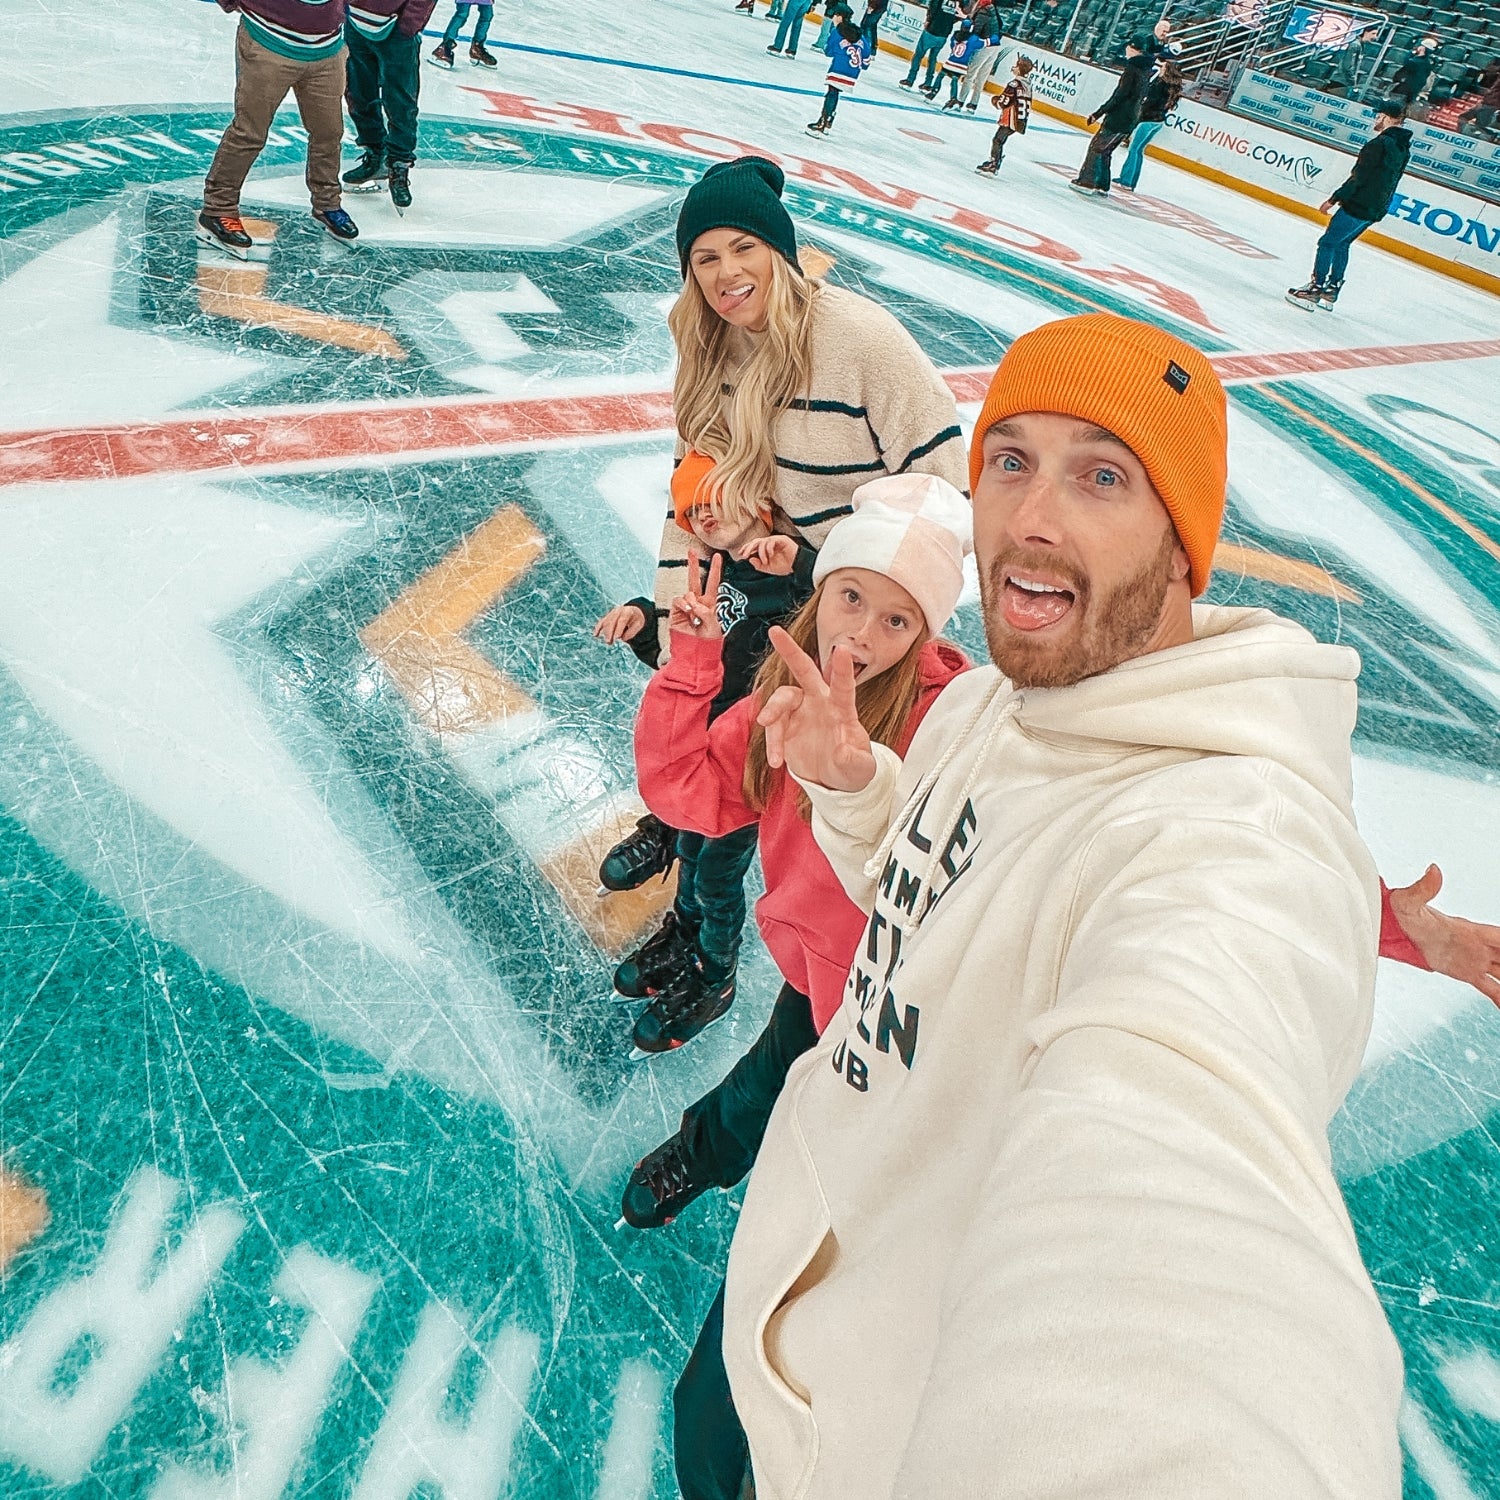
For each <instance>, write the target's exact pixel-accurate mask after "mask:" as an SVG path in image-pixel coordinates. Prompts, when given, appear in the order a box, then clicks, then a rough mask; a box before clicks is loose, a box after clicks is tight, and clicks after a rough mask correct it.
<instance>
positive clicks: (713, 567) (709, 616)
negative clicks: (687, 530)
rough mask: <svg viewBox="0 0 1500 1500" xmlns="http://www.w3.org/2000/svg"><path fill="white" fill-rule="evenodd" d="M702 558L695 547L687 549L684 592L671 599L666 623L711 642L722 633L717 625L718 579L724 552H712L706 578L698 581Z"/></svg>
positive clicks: (722, 569) (720, 573) (686, 633)
mask: <svg viewBox="0 0 1500 1500" xmlns="http://www.w3.org/2000/svg"><path fill="white" fill-rule="evenodd" d="M702 566H703V559H702V557H700V556H699V554H698V552H697V550H696V549H694V548H689V549H688V565H687V592H686V593H685V594H679V595H678V596H677V597H676V598H675V599H674V600H673V601H672V613H671V615H670V617H669V618H668V622H667V623H668V625H669V626H670V627H671V628H672V629H673V630H678V631H681V632H682V633H683V634H684V635H695V636H697V637H698V639H699V640H703V641H711V640H715V639H717V638H718V637H719V636H721V635H723V634H724V632H723V630H721V629H720V628H719V579H720V577H721V575H722V574H723V572H724V555H723V553H721V552H715V553H714V555H713V561H712V562H710V563H709V565H708V579H707V581H706V582H702V583H700V581H699V580H700V579H701V577H702V575H701V574H700V573H699V571H698V570H699V569H700V568H701V567H702Z"/></svg>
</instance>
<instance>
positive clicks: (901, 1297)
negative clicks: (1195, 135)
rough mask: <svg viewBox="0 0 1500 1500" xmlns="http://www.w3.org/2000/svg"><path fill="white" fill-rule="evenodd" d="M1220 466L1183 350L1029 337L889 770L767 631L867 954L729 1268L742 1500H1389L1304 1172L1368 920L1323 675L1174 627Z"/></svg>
mask: <svg viewBox="0 0 1500 1500" xmlns="http://www.w3.org/2000/svg"><path fill="white" fill-rule="evenodd" d="M1226 462H1227V431H1226V421H1225V398H1224V392H1223V389H1222V387H1221V386H1220V384H1219V382H1218V379H1217V378H1216V376H1215V374H1214V372H1213V369H1212V367H1211V366H1210V365H1209V363H1208V361H1207V360H1206V359H1205V358H1204V357H1203V356H1202V355H1201V354H1200V353H1199V352H1198V351H1197V350H1196V349H1193V348H1192V347H1190V346H1189V345H1187V344H1185V343H1183V342H1181V341H1180V340H1178V339H1176V338H1173V337H1171V336H1170V335H1168V334H1166V333H1164V332H1162V331H1161V330H1159V329H1156V328H1153V327H1150V326H1148V325H1146V324H1143V323H1137V322H1133V321H1131V320H1128V319H1124V318H1118V317H1114V316H1112V315H1109V314H1094V315H1089V316H1086V317H1078V318H1066V319H1062V320H1059V321H1057V322H1053V323H1049V324H1046V325H1044V326H1043V327H1041V328H1038V329H1036V330H1034V331H1033V332H1030V333H1028V334H1026V335H1024V336H1023V337H1021V338H1019V339H1018V340H1017V341H1016V342H1015V343H1014V345H1012V347H1011V349H1010V351H1009V352H1008V353H1007V355H1006V357H1005V359H1004V360H1003V361H1002V362H1001V365H1000V368H999V369H998V370H997V371H996V373H995V377H994V380H993V382H992V383H991V386H990V390H989V394H988V397H987V399H986V401H985V404H984V409H983V411H982V412H981V414H980V418H979V422H978V425H977V427H976V428H975V433H974V439H973V446H972V449H971V457H970V463H971V477H972V489H973V496H974V541H975V553H976V558H977V561H978V564H979V575H980V583H981V595H982V603H983V610H984V622H985V631H986V635H987V638H988V641H989V647H990V652H991V655H992V657H993V659H994V662H995V665H994V666H993V667H984V668H979V669H977V670H975V671H973V672H969V673H966V674H964V675H963V676H960V677H958V678H957V679H955V680H954V681H953V682H952V683H951V684H950V685H949V686H948V687H947V688H946V689H945V690H944V691H943V693H942V695H941V696H940V697H939V699H938V700H937V702H936V704H935V705H934V706H933V708H932V709H931V711H930V712H929V714H928V716H927V718H926V720H925V721H924V722H923V724H922V727H921V729H920V730H919V731H918V733H917V735H916V737H915V738H914V740H913V741H912V744H911V746H910V749H909V751H908V753H907V755H906V757H905V760H904V761H902V760H900V759H898V758H897V757H896V756H895V755H894V754H893V753H892V752H890V751H889V750H887V749H886V748H884V747H883V746H879V745H875V746H871V745H870V743H869V741H868V740H867V739H865V738H863V736H862V734H861V733H860V731H859V729H858V723H857V720H856V719H854V718H853V716H852V712H851V709H850V703H851V701H852V690H851V688H850V681H849V677H848V673H847V668H846V667H845V666H842V665H837V664H836V665H835V667H834V668H833V670H832V672H831V680H830V681H829V682H825V681H824V680H823V678H822V677H821V676H820V675H819V673H818V672H817V670H816V668H815V667H814V666H813V664H812V663H811V662H809V661H808V660H807V659H806V658H805V657H801V656H800V653H798V652H796V650H795V647H793V646H792V645H791V643H790V641H789V640H788V639H787V638H785V637H784V636H782V635H780V634H779V633H776V632H773V640H774V641H775V642H776V645H777V649H778V650H779V651H781V653H782V654H783V656H784V657H786V659H787V660H788V662H789V663H790V664H791V666H792V668H793V671H794V673H795V675H796V685H795V686H791V687H787V688H783V689H782V690H781V691H780V693H779V694H778V695H776V697H773V699H772V700H771V701H770V702H768V703H767V705H766V707H765V709H764V710H763V711H762V720H761V721H762V723H764V724H765V725H766V728H767V748H768V752H769V753H770V755H771V758H772V760H773V763H775V762H777V761H784V762H785V764H786V765H787V766H788V767H789V768H790V770H791V771H792V772H793V774H794V775H795V776H796V777H797V779H798V780H799V781H800V782H801V783H802V784H803V785H804V786H805V787H806V788H807V790H808V792H809V794H810V796H811V798H812V803H813V809H814V822H813V830H814V833H815V835H816V837H817V840H818V843H819V845H820V847H821V848H822V849H823V851H824V852H825V853H826V854H827V856H828V858H829V860H830V862H831V863H832V865H833V867H834V869H835V870H836V871H837V872H838V873H839V876H840V878H841V880H842V881H843V883H844V885H845V887H846V889H847V890H848V891H849V893H850V895H851V897H852V898H853V899H854V900H855V901H856V902H857V903H859V904H861V905H862V906H864V908H865V909H866V910H868V911H870V913H871V916H870V921H869V925H868V927H867V929H866V933H865V939H864V941H863V942H862V944H861V946H860V950H859V955H858V957H857V958H856V960H855V964H854V967H853V970H852V972H851V974H850V976H849V982H848V987H847V989H846V991H845V996H844V1002H843V1007H842V1009H841V1011H840V1012H839V1013H838V1014H837V1015H836V1016H835V1017H834V1019H833V1021H832V1022H831V1023H830V1025H829V1026H828V1028H827V1030H826V1032H825V1033H824V1035H823V1038H822V1040H821V1042H820V1043H819V1045H818V1047H817V1048H816V1049H814V1050H813V1051H812V1052H810V1053H808V1054H807V1055H806V1056H804V1057H803V1058H802V1059H800V1060H799V1061H798V1062H797V1063H796V1064H795V1065H794V1067H793V1069H792V1071H791V1074H790V1076H789V1077H788V1080H787V1083H786V1087H785V1090H784V1092H783V1093H782V1095H781V1098H780V1101H779V1103H778V1105H777V1109H776V1112H775V1114H774V1116H773V1117H772V1120H771V1124H770V1127H769V1130H768V1131H767V1134H766V1137H765V1141H764V1144H763V1146H762V1148H761V1153H760V1158H759V1161H758V1163H757V1165H756V1168H755V1171H754V1174H753V1176H752V1177H751V1180H750V1185H749V1190H748V1193H747V1195H746V1199H745V1203H744V1208H743V1210H742V1212H741V1216H740V1222H739V1225H738V1230H737V1233H736V1235H735V1240H734V1246H733V1249H732V1251H731V1254H730V1262H729V1279H728V1287H727V1294H726V1301H725V1324H724V1329H725V1331H724V1354H725V1361H726V1364H727V1366H728V1370H729V1375H730V1383H731V1386H732V1390H733V1395H734V1403H735V1406H736V1408H737V1410H738V1413H739V1415H740V1418H741V1420H742V1421H743V1423H744V1426H745V1430H746V1433H747V1434H748V1437H749V1444H750V1451H751V1458H752V1463H753V1466H754V1470H755V1485H756V1494H757V1496H758V1497H759V1500H792V1497H797V1500H843V1497H847V1496H851V1495H859V1496H860V1497H861V1500H887V1497H900V1500H930V1497H933V1496H944V1497H954V1500H957V1497H965V1496H981V1495H1014V1496H1024V1497H1026V1500H1063V1497H1067V1500H1123V1497H1126V1496H1142V1497H1144V1496H1150V1497H1151V1500H1204V1497H1215V1500H1221V1497H1229V1496H1237V1497H1238V1496H1242V1497H1245V1500H1252V1497H1253V1500H1261V1497H1265V1496H1273V1495H1274V1496H1276V1497H1277V1500H1315V1497H1316V1500H1397V1497H1398V1496H1399V1495H1400V1492H1401V1455H1400V1449H1399V1445H1398V1442H1397V1436H1396V1417H1397V1409H1398V1405H1399V1402H1400V1398H1401V1386H1402V1371H1401V1359H1400V1354H1399V1351H1398V1349H1397V1346H1396V1343H1395V1340H1394V1338H1393V1337H1392V1335H1391V1332H1390V1329H1389V1327H1388V1325H1387V1323H1386V1320H1385V1317H1384V1314H1383V1313H1382V1310H1381V1307H1380V1303H1379V1301H1378V1299H1377V1298H1376V1296H1375V1293H1374V1290H1373V1288H1372V1286H1371V1284H1370V1280H1369V1277H1368V1275H1367V1274H1366V1272H1365V1269H1364V1267H1363V1265H1362V1264H1361V1261H1360V1256H1359V1249H1358V1246H1357V1245H1356V1243H1355V1238H1354V1234H1353V1231H1352V1229H1351V1227H1350V1223H1349V1219H1348V1216H1347V1213H1346V1212H1345V1208H1344V1204H1343V1201H1342V1199H1341V1197H1340V1195H1339V1191H1338V1187H1337V1185H1336V1184H1335V1182H1334V1179H1333V1175H1332V1172H1331V1170H1330V1167H1329V1152H1328V1143H1327V1134H1326V1132H1327V1125H1328V1121H1329V1119H1330V1117H1331V1116H1332V1114H1333V1113H1334V1111H1335V1110H1336V1109H1337V1108H1338V1106H1339V1103H1340V1101H1341V1100H1342V1098H1343V1096H1344V1094H1345V1091H1346V1090H1347V1089H1348V1087H1349V1085H1350V1083H1351V1082H1352V1080H1353V1079H1354V1077H1355V1074H1356V1072H1357V1070H1358V1068H1359V1063H1360V1058H1361V1054H1362V1052H1363V1048H1364V1043H1365V1038H1366V1035H1367V1033H1368V1031H1369V1027H1370V1021H1371V1011H1372V996H1373V988H1374V969H1375V952H1376V938H1377V931H1378V926H1379V920H1378V919H1379V893H1378V885H1377V880H1376V874H1375V870H1374V867H1373V865H1372V863H1371V860H1370V856H1369V854H1368V853H1367V851H1366V849H1365V846H1364V844H1363V841H1362V840H1361V839H1360V836H1359V833H1358V831H1357V830H1356V828H1355V825H1354V816H1353V811H1352V809H1351V806H1350V733H1351V731H1352V729H1353V726H1354V717H1355V678H1356V676H1357V674H1358V671H1359V659H1358V657H1357V656H1356V655H1355V653H1354V652H1353V651H1350V650H1348V649H1347V648H1345V647H1339V646H1325V645H1320V644H1319V643H1318V642H1316V641H1315V640H1314V639H1313V638H1312V637H1311V636H1309V635H1308V634H1307V633H1306V632H1305V631H1304V630H1302V629H1301V628H1300V627H1299V626H1297V625H1294V624H1292V623H1291V622H1289V621H1287V620H1284V619H1281V618H1279V617H1278V616H1276V615H1274V614H1271V613H1269V612H1268V611H1264V610H1245V609H1225V608H1215V607H1211V606H1206V605H1201V604H1194V602H1193V601H1194V599H1196V598H1197V597H1198V596H1199V595H1200V594H1201V593H1202V592H1203V590H1204V588H1205V586H1206V584H1207V581H1208V575H1209V570H1210V568H1211V566H1212V560H1213V553H1214V547H1215V544H1216V542H1217V539H1218V535H1219V528H1220V525H1221V522H1222V518H1223V511H1224V499H1225V485H1226ZM799 658H800V659H799Z"/></svg>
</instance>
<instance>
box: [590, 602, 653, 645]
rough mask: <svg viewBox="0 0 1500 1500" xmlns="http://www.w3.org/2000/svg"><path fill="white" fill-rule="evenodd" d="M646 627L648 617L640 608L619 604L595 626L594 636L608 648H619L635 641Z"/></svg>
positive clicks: (633, 605)
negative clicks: (625, 643)
mask: <svg viewBox="0 0 1500 1500" xmlns="http://www.w3.org/2000/svg"><path fill="white" fill-rule="evenodd" d="M645 627H646V617H645V615H643V614H642V613H641V610H640V606H639V605H635V604H617V605H615V607H614V608H613V609H612V610H610V612H609V613H608V614H607V615H605V617H604V618H603V619H602V620H600V621H599V623H598V624H597V625H596V626H594V635H595V636H596V637H597V638H598V639H599V640H601V641H603V642H604V644H605V645H606V646H618V645H621V644H623V643H624V642H625V641H633V640H634V639H635V638H636V636H638V635H639V634H640V633H641V631H642V630H644V629H645Z"/></svg>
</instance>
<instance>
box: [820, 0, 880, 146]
mask: <svg viewBox="0 0 1500 1500" xmlns="http://www.w3.org/2000/svg"><path fill="white" fill-rule="evenodd" d="M826 50H827V53H828V76H827V77H826V78H825V79H824V82H825V83H826V84H827V85H828V92H827V93H826V94H825V95H824V96H823V109H822V111H821V113H820V114H819V115H818V118H817V119H816V120H809V121H808V124H807V133H808V134H809V135H827V134H828V132H829V131H830V130H832V129H833V116H834V112H835V111H836V110H837V109H838V107H839V95H840V94H847V93H849V92H851V91H852V90H853V88H854V85H855V84H856V83H858V82H859V75H860V74H861V73H863V72H864V70H865V69H866V68H868V67H869V66H870V58H871V56H872V55H873V51H874V49H873V48H872V47H871V45H870V42H869V40H868V39H867V38H866V36H865V33H864V31H863V30H862V29H861V28H860V27H858V26H856V25H855V24H854V22H853V21H852V20H841V21H840V22H839V23H838V25H837V26H836V27H835V28H834V32H833V35H832V36H831V37H829V38H828V46H827V49H826Z"/></svg>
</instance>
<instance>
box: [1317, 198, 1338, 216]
mask: <svg viewBox="0 0 1500 1500" xmlns="http://www.w3.org/2000/svg"><path fill="white" fill-rule="evenodd" d="M1337 207H1338V204H1337V203H1335V202H1334V201H1333V199H1332V198H1327V199H1325V200H1324V201H1323V202H1322V203H1320V204H1319V205H1318V212H1319V213H1320V214H1331V213H1332V212H1333V211H1334V209H1336V208H1337Z"/></svg>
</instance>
